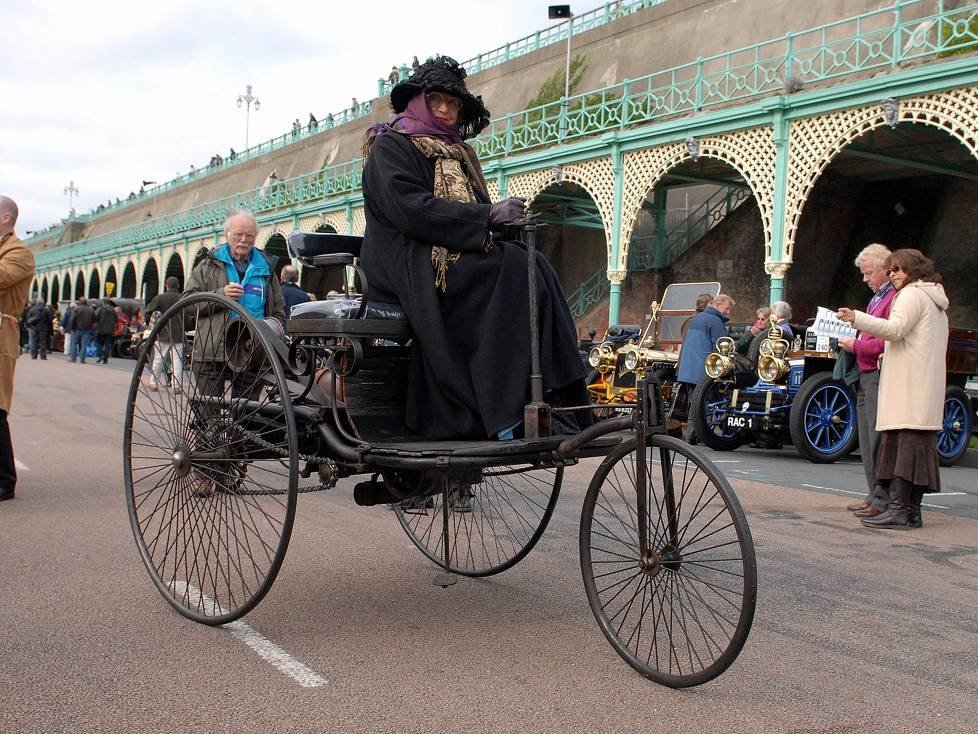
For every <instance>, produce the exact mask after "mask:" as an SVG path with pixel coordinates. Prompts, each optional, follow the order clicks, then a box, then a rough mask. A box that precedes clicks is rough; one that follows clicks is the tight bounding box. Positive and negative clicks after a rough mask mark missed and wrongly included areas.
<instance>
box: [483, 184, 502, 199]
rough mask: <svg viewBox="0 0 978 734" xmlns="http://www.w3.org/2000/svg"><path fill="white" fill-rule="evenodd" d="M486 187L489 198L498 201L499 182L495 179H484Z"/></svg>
mask: <svg viewBox="0 0 978 734" xmlns="http://www.w3.org/2000/svg"><path fill="white" fill-rule="evenodd" d="M486 188H487V189H488V190H489V200H490V201H499V182H498V181H496V179H491V180H489V181H486Z"/></svg>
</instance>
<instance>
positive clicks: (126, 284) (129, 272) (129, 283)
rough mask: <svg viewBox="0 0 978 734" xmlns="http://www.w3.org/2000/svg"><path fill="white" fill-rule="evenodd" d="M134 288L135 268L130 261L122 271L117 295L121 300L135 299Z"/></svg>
mask: <svg viewBox="0 0 978 734" xmlns="http://www.w3.org/2000/svg"><path fill="white" fill-rule="evenodd" d="M136 288H137V286H136V266H135V265H133V264H132V262H131V261H130V262H127V263H126V267H125V269H124V270H123V271H122V288H121V290H120V291H119V295H120V296H122V297H123V298H135V297H136Z"/></svg>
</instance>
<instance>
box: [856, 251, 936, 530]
mask: <svg viewBox="0 0 978 734" xmlns="http://www.w3.org/2000/svg"><path fill="white" fill-rule="evenodd" d="M886 268H887V274H888V275H889V277H890V281H891V282H892V283H893V287H894V288H895V289H896V291H897V294H896V297H895V298H894V299H893V305H892V307H891V309H890V315H889V318H886V319H879V318H876V317H874V316H870V315H868V314H866V313H863V312H862V311H853V310H852V309H849V308H840V309H839V312H838V314H837V315H838V317H839V318H840V319H842V320H843V321H848V322H850V323H852V324H853V325H854V326H855V327H856V328H857V329H859V330H860V331H865V332H868V333H870V334H872V335H874V336H878V337H881V338H882V339H883V340H884V341H885V342H886V347H885V349H884V351H883V356H882V358H881V359H882V362H881V366H880V389H879V412H878V413H877V416H876V430H877V431H879V432H880V436H881V440H880V448H879V456H878V457H877V459H876V481H877V482H880V481H886V480H889V481H890V505H889V507H888V508H887V510H886V512H884V513H882V514H880V515H878V516H876V517H867V518H863V525H865V526H867V527H874V528H908V527H920V526H921V525H922V524H923V523H922V521H921V519H920V502H921V499H922V498H923V496H924V493H925V492H940V491H941V478H940V472H939V465H938V457H937V431H938V430H939V429H940V427H941V421H942V419H943V415H944V385H945V354H946V353H947V336H948V322H947V306H948V300H947V296H946V295H945V294H944V287H943V286H942V285H941V280H942V278H941V276H940V274H939V273H938V272H937V271H936V270H934V263H933V261H932V260H929V259H928V258H926V257H924V255H923V253H921V252H920V250H910V249H906V250H897V251H896V252H894V253H893V254H891V255H890V256H889V257H888V258H887V260H886Z"/></svg>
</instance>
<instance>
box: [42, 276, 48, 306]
mask: <svg viewBox="0 0 978 734" xmlns="http://www.w3.org/2000/svg"><path fill="white" fill-rule="evenodd" d="M41 300H42V301H44V303H47V302H48V279H47V278H45V279H44V280H42V281H41Z"/></svg>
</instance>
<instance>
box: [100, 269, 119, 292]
mask: <svg viewBox="0 0 978 734" xmlns="http://www.w3.org/2000/svg"><path fill="white" fill-rule="evenodd" d="M109 283H111V284H112V285H111V286H110V285H109ZM103 288H105V295H107V296H112V297H115V296H118V295H119V274H118V272H117V271H116V269H115V263H109V267H107V268H106V269H105V283H104V284H103ZM110 288H111V291H112V292H111V293H109V290H110Z"/></svg>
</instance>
